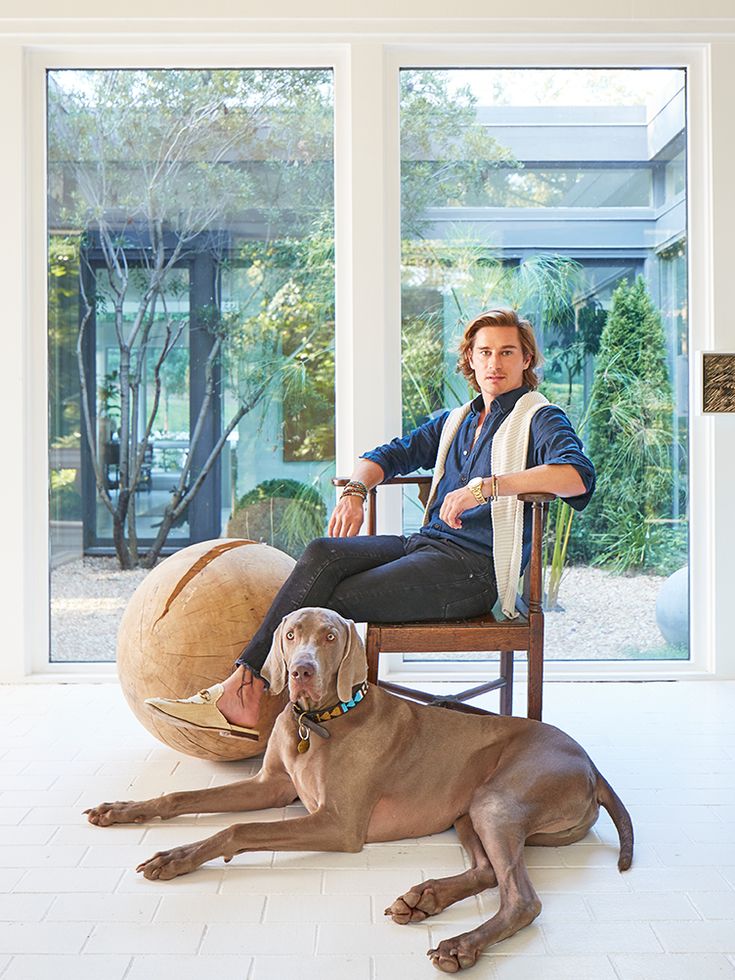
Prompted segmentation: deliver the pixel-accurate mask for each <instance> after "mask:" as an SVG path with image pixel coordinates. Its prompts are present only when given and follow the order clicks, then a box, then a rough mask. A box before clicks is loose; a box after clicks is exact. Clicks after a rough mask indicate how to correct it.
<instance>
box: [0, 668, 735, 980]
mask: <svg viewBox="0 0 735 980" xmlns="http://www.w3.org/2000/svg"><path fill="white" fill-rule="evenodd" d="M545 697H546V704H545V720H546V721H548V722H550V723H552V724H557V725H559V726H560V727H562V728H564V729H565V730H566V731H568V732H569V733H570V734H572V735H574V736H575V737H576V738H578V739H579V741H580V742H581V743H582V744H583V745H584V746H585V748H586V749H587V750H588V751H589V752H590V754H591V756H592V757H593V759H594V760H595V762H596V763H597V765H598V767H599V768H600V769H601V771H602V772H603V773H604V774H605V775H606V776H607V777H608V779H609V780H610V781H611V782H612V784H613V785H614V786H615V788H616V789H617V791H618V793H619V794H620V795H621V796H622V798H623V800H624V801H625V803H626V804H627V806H628V808H629V809H630V811H631V814H632V816H633V820H634V823H635V826H636V833H637V848H636V857H635V861H634V866H633V868H632V869H631V871H629V872H627V873H625V874H623V875H621V874H619V873H618V871H617V870H616V866H615V862H616V857H617V841H616V835H615V831H614V828H613V827H612V824H611V822H610V820H609V819H608V818H607V816H606V815H604V816H603V817H602V818H601V819H600V821H599V823H598V825H597V826H596V828H595V830H594V831H593V832H592V833H591V834H590V835H589V837H588V838H587V839H586V840H585V841H584V842H582V843H579V844H576V845H574V846H572V847H567V848H553V849H552V848H549V849H543V848H529V849H528V850H527V860H528V864H529V866H530V868H531V877H532V879H533V881H534V883H535V886H536V888H537V889H538V891H539V893H540V895H541V899H542V902H543V906H544V908H543V911H542V913H541V915H540V917H539V918H538V919H537V920H536V922H534V923H533V925H531V926H530V927H529V928H527V929H525V930H523V931H522V932H521V933H519V934H517V935H516V936H514V937H513V938H511V939H509V940H507V941H506V942H504V943H502V944H500V945H499V946H496V947H493V948H491V949H490V950H488V952H487V953H486V954H485V955H484V956H483V957H482V958H481V960H480V962H479V963H478V965H477V966H476V967H475V968H474V970H473V971H472V972H471V974H470V976H473V977H476V978H478V980H480V978H493V980H494V978H502V980H523V978H531V977H533V980H593V978H594V980H615V978H617V980H691V978H696V980H709V978H714V977H718V978H721V977H731V978H734V980H735V682H732V683H727V682H719V683H714V682H710V683H707V682H701V683H668V684H667V683H660V684H658V683H657V684H617V683H615V684H612V683H610V684H548V685H547V687H546V694H545ZM518 703H522V692H521V691H520V690H519V691H518ZM253 765H254V764H253V763H250V762H249V763H228V764H214V763H208V762H202V761H199V760H196V759H191V758H188V757H186V756H182V755H179V754H178V753H176V752H173V751H172V750H169V749H168V748H166V747H164V746H162V745H161V744H159V743H158V742H157V741H155V740H154V739H153V738H152V736H150V735H148V733H147V732H146V731H144V730H143V729H142V728H141V727H140V725H139V724H138V723H137V722H136V720H135V719H134V717H133V715H132V714H131V713H130V711H129V710H128V708H127V706H126V705H125V703H124V701H123V699H122V696H121V694H120V692H119V690H118V688H117V686H116V685H114V684H105V685H98V686H91V685H90V686H87V685H84V686H78V685H58V686H37V685H26V686H18V687H0V978H1V980H41V978H44V980H45V978H49V980H51V978H53V980H59V978H62V980H63V978H70V980H71V978H73V980H87V978H89V980H159V978H160V977H161V976H162V975H163V974H165V975H166V976H175V977H176V978H177V980H194V978H196V980H203V978H205V977H213V976H217V977H222V978H225V977H226V978H227V980H290V978H295V980H296V978H298V980H311V978H319V980H331V978H334V980H413V978H418V977H422V978H428V977H431V976H436V975H437V974H436V973H435V972H434V971H433V970H432V968H431V966H430V964H429V962H428V961H427V960H426V958H425V955H424V954H425V951H426V949H428V948H429V946H431V945H434V944H435V943H436V942H437V940H439V939H442V938H445V937H448V936H451V935H454V934H456V933H458V932H462V931H465V930H466V929H468V928H471V927H472V926H473V925H475V924H476V923H478V922H479V921H481V919H482V918H483V917H484V918H487V917H488V916H489V915H491V914H492V913H493V911H494V909H495V908H496V907H497V904H496V898H495V896H494V894H493V893H492V892H488V893H486V894H485V895H483V896H481V897H480V898H479V899H475V898H473V899H468V900H467V901H465V902H463V903H461V904H460V905H458V906H455V907H453V908H452V909H448V910H447V911H446V912H444V913H443V914H441V915H440V916H438V917H437V918H436V919H433V920H429V922H428V924H420V925H415V926H405V927H399V926H397V925H394V924H393V923H392V922H390V921H387V920H385V919H384V918H383V915H382V910H383V908H384V906H385V905H386V904H387V903H388V902H389V901H391V900H392V899H393V898H394V897H395V896H396V895H397V894H399V893H400V892H401V891H404V890H405V889H406V887H407V886H408V885H411V884H413V883H415V882H416V881H419V880H421V879H422V878H423V877H425V876H428V875H431V876H437V875H438V874H441V873H443V872H444V873H454V872H456V871H457V870H458V869H460V868H461V867H462V866H463V856H462V852H461V849H460V847H459V845H458V843H457V840H456V837H455V835H454V832H453V831H449V832H447V833H444V834H440V835H438V836H437V837H435V838H432V839H425V840H422V841H420V842H415V841H406V842H401V843H399V844H385V845H371V846H369V847H367V848H365V850H364V851H363V852H362V853H361V854H302V853H299V854H289V853H277V854H254V855H243V856H240V857H237V858H235V859H234V861H233V862H232V863H231V864H230V865H227V866H225V865H224V864H223V863H222V862H214V863H212V864H211V865H207V866H206V867H204V868H202V869H200V870H198V871H196V872H194V873H193V874H191V875H189V876H187V877H183V878H179V879H176V880H174V881H171V882H162V883H158V882H148V881H146V880H145V879H143V878H142V877H140V876H139V875H137V876H136V875H135V873H134V871H133V870H132V869H133V868H134V867H135V865H136V864H137V863H138V862H139V861H140V860H141V859H143V858H145V857H148V856H149V855H150V854H151V853H152V852H154V851H156V850H158V849H160V848H163V847H168V846H171V845H174V844H176V843H179V842H185V841H189V840H195V839H197V838H198V837H201V836H204V835H205V834H209V833H211V832H213V831H214V830H215V829H217V828H218V827H222V826H226V825H227V823H228V821H229V822H231V821H232V818H227V817H222V816H219V815H214V816H208V817H205V818H196V817H186V818H178V819H176V820H174V821H171V822H170V823H166V824H162V823H160V822H156V823H151V824H149V825H143V826H132V827H113V828H107V829H101V828H98V827H92V826H90V825H89V824H87V823H86V819H85V818H84V817H83V816H82V813H81V811H82V809H83V808H84V807H86V806H89V805H92V804H95V803H98V802H100V801H102V800H106V799H134V798H143V797H146V796H149V795H151V794H155V793H158V792H165V791H169V790H172V789H177V788H187V789H188V788H199V787H201V786H206V785H208V784H213V783H220V782H222V781H223V780H225V779H229V778H231V777H234V776H235V775H236V774H237V775H239V774H242V773H245V772H249V771H251V770H252V768H253ZM283 816H284V811H267V812H266V814H265V817H266V819H271V820H280V819H282V818H283ZM238 819H239V818H238ZM245 819H247V817H246V818H245ZM251 819H252V818H251ZM259 819H262V815H261V816H260V817H259Z"/></svg>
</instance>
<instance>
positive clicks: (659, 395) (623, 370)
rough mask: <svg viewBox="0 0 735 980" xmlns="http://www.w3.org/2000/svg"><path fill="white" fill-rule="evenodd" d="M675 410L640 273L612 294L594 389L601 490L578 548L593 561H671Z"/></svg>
mask: <svg viewBox="0 0 735 980" xmlns="http://www.w3.org/2000/svg"><path fill="white" fill-rule="evenodd" d="M672 413H673V396H672V390H671V383H670V381H669V374H668V369H667V365H666V348H665V339H664V332H663V327H662V324H661V317H660V315H659V313H658V311H657V310H656V309H655V307H654V306H653V303H652V301H651V298H650V296H649V294H648V290H647V288H646V283H645V280H644V279H643V277H642V276H639V277H638V278H637V279H636V281H635V282H634V283H633V284H632V285H628V283H627V282H626V281H623V282H622V283H621V284H620V285H619V286H618V287H617V289H616V290H615V292H614V293H613V297H612V308H611V310H610V313H609V315H608V318H607V322H606V324H605V327H604V329H603V332H602V336H601V338H600V351H599V355H598V358H597V364H596V368H595V376H594V381H593V384H592V396H591V412H590V418H589V423H588V426H587V432H586V443H587V450H588V452H589V455H590V457H591V459H592V461H593V462H594V464H595V467H596V468H597V491H596V493H595V494H594V496H593V498H592V501H591V502H590V504H589V507H588V508H587V510H586V511H585V514H584V520H583V521H581V522H580V525H581V526H580V532H581V534H580V540H579V542H578V545H579V546H580V549H581V550H586V551H587V558H588V559H591V560H593V561H594V562H595V564H600V565H607V566H610V567H613V568H615V569H617V570H618V571H628V570H631V571H632V570H636V569H644V568H645V569H657V570H663V568H659V566H662V565H665V566H666V567H670V565H671V564H672V555H671V544H672V542H671V540H670V538H671V525H670V524H668V523H667V521H668V519H670V518H671V493H672V477H673V473H672V460H671V446H672V438H673V437H672Z"/></svg>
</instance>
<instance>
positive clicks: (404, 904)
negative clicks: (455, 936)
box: [385, 813, 497, 925]
mask: <svg viewBox="0 0 735 980" xmlns="http://www.w3.org/2000/svg"><path fill="white" fill-rule="evenodd" d="M454 827H455V830H456V831H457V835H458V837H459V840H460V843H461V844H462V846H463V847H464V849H465V851H466V852H467V855H468V857H469V859H470V862H471V867H470V868H469V870H467V871H463V872H462V873H461V874H458V875H451V876H450V877H448V878H436V879H434V878H431V879H429V880H428V881H422V882H421V884H420V885H412V887H411V888H409V890H408V891H407V892H406V893H405V894H404V895H401V896H399V897H398V898H397V899H396V900H395V902H393V904H392V905H390V906H389V907H388V908H387V909H386V910H385V915H389V916H391V917H392V919H393V921H394V922H397V923H398V924H399V925H405V924H406V923H408V922H421V921H422V919H425V918H427V917H428V916H430V915H436V914H437V913H438V912H441V911H443V910H444V909H445V908H447V907H448V906H449V905H453V904H454V903H455V902H459V901H461V900H462V899H463V898H468V897H469V896H470V895H477V894H478V893H479V892H481V891H484V890H485V889H486V888H494V887H495V885H497V879H496V878H495V872H494V871H493V869H492V865H491V864H490V862H489V861H488V858H487V854H486V853H485V849H484V847H483V846H482V842H481V841H480V838H479V837H478V836H477V834H476V833H475V831H474V829H473V827H472V821H471V820H470V818H469V816H468V815H467V814H466V813H465V814H463V815H462V816H461V817H460V818H459V820H457V821H456V823H455V824H454Z"/></svg>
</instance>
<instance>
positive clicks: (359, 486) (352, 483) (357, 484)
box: [345, 480, 368, 497]
mask: <svg viewBox="0 0 735 980" xmlns="http://www.w3.org/2000/svg"><path fill="white" fill-rule="evenodd" d="M348 487H350V488H353V489H355V490H360V491H361V493H364V494H365V496H366V497H367V495H368V488H367V486H366V485H365V484H364V483H363V482H362V481H361V480H349V481H348V482H347V483H346V484H345V490H347V488H348Z"/></svg>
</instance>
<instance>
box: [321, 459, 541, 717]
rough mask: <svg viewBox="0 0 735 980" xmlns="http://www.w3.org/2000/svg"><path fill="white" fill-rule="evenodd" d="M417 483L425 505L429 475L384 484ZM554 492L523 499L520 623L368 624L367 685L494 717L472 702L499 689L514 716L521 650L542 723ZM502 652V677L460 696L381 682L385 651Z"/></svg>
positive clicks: (338, 482)
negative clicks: (545, 587) (546, 564)
mask: <svg viewBox="0 0 735 980" xmlns="http://www.w3.org/2000/svg"><path fill="white" fill-rule="evenodd" d="M348 482H349V481H348V480H346V479H344V478H342V477H336V478H335V479H333V480H332V483H333V484H334V485H335V486H336V487H343V486H345V485H346V484H347V483H348ZM395 484H415V485H417V486H418V488H419V499H420V500H421V502H422V503H423V504H424V505H425V503H426V500H427V498H428V494H429V488H430V486H431V477H430V476H400V477H396V478H395V479H393V480H386V481H385V483H383V484H381V486H388V485H395ZM554 497H555V495H554V494H552V493H523V494H519V499H520V500H523V501H525V502H526V503H530V504H531V506H532V508H533V516H532V538H531V560H530V563H529V565H528V567H527V569H526V572H525V574H524V595H523V597H520V596H519V597H518V600H517V607H518V609H519V611H520V613H521V615H520V616H519V617H518V618H517V619H512V620H497V619H495V617H494V616H493V615H492V613H486V614H485V615H482V616H477V617H474V618H472V619H460V620H456V619H452V620H429V621H425V622H420V623H368V624H367V632H366V634H365V647H366V653H367V662H368V681H369V682H370V683H371V684H379V685H380V687H383V688H385V690H386V691H390V692H391V693H393V694H398V695H400V696H401V697H406V698H410V699H411V700H414V701H422V702H424V703H425V704H438V705H441V706H443V707H450V708H454V709H456V710H458V711H467V712H471V713H473V714H489V712H486V711H485V710H483V709H482V708H478V707H476V706H474V705H471V704H467V703H466V702H467V701H469V700H471V699H472V698H476V697H478V696H479V695H481V694H486V693H487V692H488V691H493V690H496V689H498V688H499V689H500V714H502V715H510V714H512V713H513V659H514V654H515V652H516V651H523V650H525V651H527V652H528V692H527V693H528V709H527V714H528V717H529V718H535V719H536V720H537V721H541V707H542V692H543V677H544V612H543V608H542V604H541V600H542V595H541V565H542V543H543V529H544V521H545V517H546V512H547V510H548V505H549V503H550V502H551V501H552V500H554ZM376 523H377V488H374V489H372V490H371V491H370V492H369V493H368V500H367V533H368V534H375V533H376ZM494 651H498V652H499V654H500V675H499V677H497V678H496V679H494V680H491V681H488V682H487V683H485V684H478V685H476V686H475V687H471V688H468V689H467V690H466V691H461V692H460V693H459V694H453V695H449V696H447V695H445V696H439V697H437V696H436V695H434V694H430V693H428V692H427V691H417V690H414V688H410V687H404V686H403V685H401V684H393V683H391V682H389V681H381V680H380V679H379V676H378V673H379V659H380V654H381V653H460V652H472V653H475V652H476V653H490V652H494Z"/></svg>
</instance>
